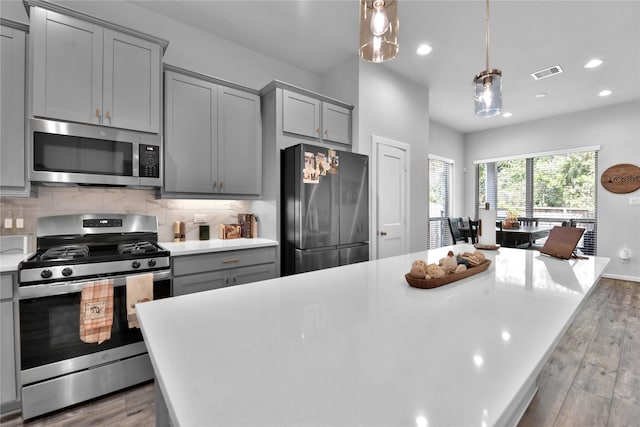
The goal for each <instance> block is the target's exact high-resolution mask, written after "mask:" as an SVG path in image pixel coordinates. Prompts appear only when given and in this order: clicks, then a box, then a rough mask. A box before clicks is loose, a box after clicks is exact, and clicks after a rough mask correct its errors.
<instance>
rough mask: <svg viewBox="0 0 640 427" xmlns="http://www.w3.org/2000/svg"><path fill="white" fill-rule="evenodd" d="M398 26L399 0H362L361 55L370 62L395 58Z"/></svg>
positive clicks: (359, 52)
mask: <svg viewBox="0 0 640 427" xmlns="http://www.w3.org/2000/svg"><path fill="white" fill-rule="evenodd" d="M398 26H399V22H398V0H360V49H359V50H358V54H359V55H360V57H361V58H362V59H364V60H365V61H369V62H384V61H388V60H390V59H393V58H395V57H396V55H397V54H398V50H399V45H398Z"/></svg>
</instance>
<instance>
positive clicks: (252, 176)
mask: <svg viewBox="0 0 640 427" xmlns="http://www.w3.org/2000/svg"><path fill="white" fill-rule="evenodd" d="M165 68H166V70H165V101H164V105H165V109H164V111H165V153H164V154H165V177H164V192H163V194H161V196H162V197H180V196H181V194H184V195H185V196H189V197H200V198H202V197H207V198H226V197H230V196H243V197H249V198H257V197H259V196H260V192H261V181H260V178H261V176H262V130H261V129H262V126H261V120H260V97H259V96H258V94H257V93H253V92H251V91H249V90H248V89H247V90H243V89H239V88H237V87H229V86H225V85H222V84H220V81H218V80H216V79H213V78H211V77H208V76H203V75H200V74H196V73H192V72H189V71H187V70H182V69H179V68H177V67H172V66H166V67H165ZM171 193H173V194H171ZM194 195H199V196H194Z"/></svg>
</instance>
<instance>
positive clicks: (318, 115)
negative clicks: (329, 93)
mask: <svg viewBox="0 0 640 427" xmlns="http://www.w3.org/2000/svg"><path fill="white" fill-rule="evenodd" d="M282 131H283V132H286V133H290V134H295V135H302V136H306V137H309V138H314V139H317V140H320V141H326V142H337V143H340V144H351V109H350V108H347V107H344V106H341V105H338V104H337V103H333V102H330V101H328V100H321V99H319V98H314V97H311V96H308V95H304V94H301V93H299V92H296V91H293V90H288V89H283V90H282Z"/></svg>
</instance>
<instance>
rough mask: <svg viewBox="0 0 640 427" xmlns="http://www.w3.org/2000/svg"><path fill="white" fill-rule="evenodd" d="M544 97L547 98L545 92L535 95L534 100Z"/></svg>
mask: <svg viewBox="0 0 640 427" xmlns="http://www.w3.org/2000/svg"><path fill="white" fill-rule="evenodd" d="M545 96H547V93H546V92H542V93H536V98H544V97H545Z"/></svg>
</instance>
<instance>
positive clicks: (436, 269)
mask: <svg viewBox="0 0 640 427" xmlns="http://www.w3.org/2000/svg"><path fill="white" fill-rule="evenodd" d="M427 274H428V275H429V276H431V277H432V278H434V279H439V278H441V277H444V276H445V274H446V273H445V271H444V269H443V268H442V267H440V266H439V265H436V264H429V265H428V266H427Z"/></svg>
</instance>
